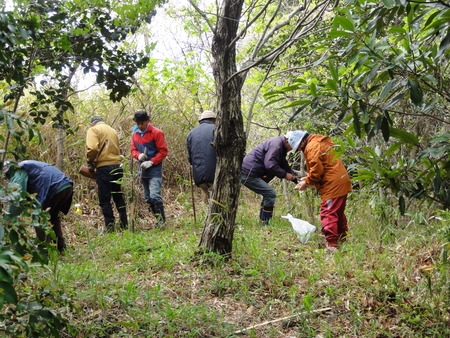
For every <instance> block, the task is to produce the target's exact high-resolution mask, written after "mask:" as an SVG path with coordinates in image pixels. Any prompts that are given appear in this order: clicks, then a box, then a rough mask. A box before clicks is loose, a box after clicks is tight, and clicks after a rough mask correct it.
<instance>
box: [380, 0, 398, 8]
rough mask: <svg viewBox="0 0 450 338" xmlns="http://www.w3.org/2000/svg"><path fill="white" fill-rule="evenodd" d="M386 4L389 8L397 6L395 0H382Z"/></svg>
mask: <svg viewBox="0 0 450 338" xmlns="http://www.w3.org/2000/svg"><path fill="white" fill-rule="evenodd" d="M382 1H383V4H384V6H386V7H387V8H392V7H394V6H395V0H382Z"/></svg>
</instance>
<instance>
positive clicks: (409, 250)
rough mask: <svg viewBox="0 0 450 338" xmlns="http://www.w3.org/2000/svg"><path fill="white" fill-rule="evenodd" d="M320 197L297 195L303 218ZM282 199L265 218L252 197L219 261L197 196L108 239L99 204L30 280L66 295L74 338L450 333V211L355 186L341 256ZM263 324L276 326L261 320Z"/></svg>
mask: <svg viewBox="0 0 450 338" xmlns="http://www.w3.org/2000/svg"><path fill="white" fill-rule="evenodd" d="M244 193H245V194H246V192H244ZM308 196H309V197H308V199H306V197H307V196H306V195H302V196H301V197H300V198H299V197H298V196H297V197H295V199H294V201H292V200H291V205H292V206H291V208H290V210H289V211H290V212H291V213H292V214H293V215H294V216H296V217H302V218H304V219H308V218H309V219H311V217H312V215H313V214H314V213H315V212H316V211H317V207H318V202H317V199H316V197H312V195H311V194H310V195H308ZM183 198H186V200H184V199H183ZM282 199H283V198H282V197H280V199H279V202H278V205H277V209H276V217H275V220H274V222H273V223H272V224H271V225H269V226H261V225H260V224H259V222H258V220H257V217H258V211H259V210H258V209H259V208H258V207H256V206H257V205H258V201H257V200H256V199H254V197H253V196H252V195H248V198H242V201H243V202H242V204H241V206H240V210H239V214H238V217H237V223H236V230H235V236H234V242H233V257H232V259H231V260H230V261H228V262H223V261H221V259H220V257H214V256H211V257H209V258H210V259H209V261H210V262H211V261H212V262H214V264H212V265H208V264H204V263H202V261H201V260H198V259H196V258H195V251H196V248H197V244H198V242H199V239H200V234H201V231H202V226H203V225H202V223H201V220H202V219H203V216H204V211H205V206H204V205H197V219H198V222H197V223H194V222H193V217H192V214H191V213H192V209H190V208H185V206H188V204H189V202H188V198H187V197H186V196H181V195H179V196H178V198H177V200H178V202H174V203H173V204H171V205H170V206H168V207H167V214H168V215H169V217H168V226H167V229H165V230H163V231H160V230H156V229H152V228H151V227H150V226H149V223H150V216H149V215H148V214H147V213H142V214H140V215H138V219H137V223H136V229H135V231H134V232H131V231H125V232H123V233H116V234H107V235H103V236H102V235H100V234H99V233H98V232H97V224H98V223H99V222H100V220H101V218H100V216H98V215H97V214H96V213H98V211H97V209H95V210H94V211H93V214H92V211H87V214H83V215H74V214H72V215H70V216H69V217H68V218H66V220H65V223H66V224H68V223H70V225H69V226H67V227H66V237H67V240H68V244H69V247H70V248H69V250H68V252H67V254H66V255H65V256H63V257H60V258H58V259H55V260H54V263H53V264H52V265H51V266H49V267H48V269H42V268H41V269H37V270H36V272H35V273H34V274H33V275H31V276H30V277H29V279H28V281H27V285H30V286H31V285H33V287H36V288H41V289H46V290H49V291H50V292H51V293H53V294H55V295H59V296H57V297H56V299H55V300H54V306H56V307H58V310H59V311H61V312H62V314H63V316H64V317H65V318H67V319H68V320H69V323H70V327H69V328H68V329H67V330H66V331H64V332H63V333H62V335H63V336H79V337H83V336H91V337H94V336H95V337H106V336H139V337H141V336H142V337H145V336H148V337H151V336H161V337H162V336H165V337H166V336H167V337H180V336H183V337H228V336H237V335H244V336H250V337H338V336H343V337H361V336H365V337H420V336H436V337H438V336H449V335H450V318H449V308H448V306H449V295H450V287H449V282H448V280H447V278H448V277H449V273H448V271H449V268H448V265H443V264H442V258H441V252H442V250H443V246H442V245H443V244H444V243H445V242H446V240H447V239H446V237H445V235H446V233H445V230H446V229H447V231H448V228H449V225H448V224H446V222H445V221H444V220H442V219H434V220H429V219H428V218H426V217H421V216H422V214H421V213H417V214H416V215H415V218H414V219H413V218H411V217H409V218H406V219H404V220H402V221H400V222H398V221H397V222H394V221H393V220H394V218H395V217H394V216H392V218H389V217H386V215H384V217H383V212H379V211H378V212H377V213H376V214H375V215H374V212H373V210H375V209H373V208H371V207H370V206H369V200H368V199H366V198H365V197H363V196H362V195H360V194H355V193H354V194H352V196H351V197H350V200H349V202H348V207H347V216H348V218H349V221H350V222H349V225H350V238H349V241H348V242H347V243H346V245H345V246H344V247H343V248H342V249H341V250H340V251H339V252H337V253H336V254H329V253H327V252H326V251H325V250H324V247H323V246H324V239H323V238H322V236H321V235H320V231H318V232H317V233H315V234H314V235H313V236H312V238H311V240H310V241H309V243H307V244H306V245H303V244H301V243H300V241H299V240H298V238H297V237H296V235H295V233H294V232H293V230H292V227H291V226H290V223H289V222H288V221H286V220H284V219H281V218H280V216H281V214H285V213H286V212H287V210H286V209H287V207H286V205H287V204H286V203H284V202H281V201H282ZM311 201H314V203H312V202H311ZM283 204H284V205H283ZM307 205H309V206H310V208H309V209H308V208H307V207H306V206H307ZM311 206H312V207H311ZM378 208H379V206H378ZM307 210H310V211H309V212H308V211H307ZM379 210H383V208H379ZM385 211H386V210H385ZM395 223H397V224H395ZM315 225H317V226H319V224H318V223H317V222H315ZM319 229H320V226H319ZM283 318H284V319H283ZM278 319H282V320H278ZM268 321H273V322H270V323H265V322H268ZM257 324H264V325H260V326H257V327H255V328H250V327H252V326H254V325H257ZM247 328H250V329H248V330H245V329H247ZM240 330H244V332H239V331H240Z"/></svg>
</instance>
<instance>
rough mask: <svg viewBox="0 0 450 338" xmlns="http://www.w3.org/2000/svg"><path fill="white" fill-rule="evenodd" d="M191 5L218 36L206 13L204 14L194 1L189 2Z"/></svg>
mask: <svg viewBox="0 0 450 338" xmlns="http://www.w3.org/2000/svg"><path fill="white" fill-rule="evenodd" d="M188 1H189V3H190V4H191V6H192V7H194V9H195V10H196V11H197V13H198V14H200V15H201V16H202V17H203V19H205V21H206V23H207V24H208V26H209V29H210V30H211V32H212V33H213V34H214V35H216V29H215V28H214V27H213V25H212V24H211V21H209V19H208V17H207V16H206V14H205V12H203V11H202V10H201V9H200V8H199V7H198V6H197V5H196V4H195V2H194V1H192V0H188Z"/></svg>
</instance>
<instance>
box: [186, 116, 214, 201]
mask: <svg viewBox="0 0 450 338" xmlns="http://www.w3.org/2000/svg"><path fill="white" fill-rule="evenodd" d="M198 121H199V123H200V124H199V125H198V126H197V127H195V128H194V129H192V130H191V132H190V133H189V135H188V136H187V139H186V143H187V150H188V160H189V163H190V164H191V166H192V173H193V176H194V183H195V185H196V186H197V187H200V188H201V189H202V190H203V192H204V193H205V196H206V197H205V199H206V201H208V199H209V198H210V193H211V188H212V186H213V183H214V175H215V172H216V149H214V147H213V145H212V142H213V141H214V130H215V127H216V125H215V123H216V114H215V113H214V112H213V111H210V110H205V111H204V112H203V113H202V114H201V115H200V117H199V119H198Z"/></svg>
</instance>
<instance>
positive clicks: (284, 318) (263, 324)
mask: <svg viewBox="0 0 450 338" xmlns="http://www.w3.org/2000/svg"><path fill="white" fill-rule="evenodd" d="M331 310H332V308H331V307H326V308H323V309H317V310H313V311H310V312H306V313H299V314H296V315H292V316H287V317H283V318H278V319H274V320H269V321H267V322H264V323H260V324H256V325H253V326H249V327H247V328H245V329H242V330H239V331H235V332H234V334H243V333H245V332H247V331H250V330H253V329H256V328H258V327H261V326H265V325H269V324H273V323H278V322H282V321H285V320H289V319H292V318H295V317H298V316H301V315H306V314H309V313H323V312H328V311H331Z"/></svg>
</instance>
